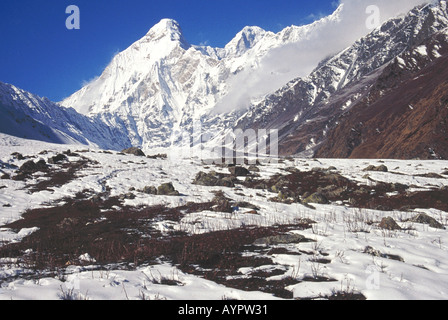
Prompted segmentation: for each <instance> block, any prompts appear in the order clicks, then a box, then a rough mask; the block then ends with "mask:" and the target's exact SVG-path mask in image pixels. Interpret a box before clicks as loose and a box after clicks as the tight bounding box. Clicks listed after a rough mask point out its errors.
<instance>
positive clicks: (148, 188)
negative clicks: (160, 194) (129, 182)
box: [142, 186, 157, 195]
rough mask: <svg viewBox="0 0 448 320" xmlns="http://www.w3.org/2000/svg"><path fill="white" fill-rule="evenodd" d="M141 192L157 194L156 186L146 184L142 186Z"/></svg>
mask: <svg viewBox="0 0 448 320" xmlns="http://www.w3.org/2000/svg"><path fill="white" fill-rule="evenodd" d="M142 192H143V193H146V194H155V195H156V194H157V188H156V187H154V186H146V187H144V188H143V190H142Z"/></svg>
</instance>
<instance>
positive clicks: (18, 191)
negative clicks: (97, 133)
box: [0, 135, 448, 301]
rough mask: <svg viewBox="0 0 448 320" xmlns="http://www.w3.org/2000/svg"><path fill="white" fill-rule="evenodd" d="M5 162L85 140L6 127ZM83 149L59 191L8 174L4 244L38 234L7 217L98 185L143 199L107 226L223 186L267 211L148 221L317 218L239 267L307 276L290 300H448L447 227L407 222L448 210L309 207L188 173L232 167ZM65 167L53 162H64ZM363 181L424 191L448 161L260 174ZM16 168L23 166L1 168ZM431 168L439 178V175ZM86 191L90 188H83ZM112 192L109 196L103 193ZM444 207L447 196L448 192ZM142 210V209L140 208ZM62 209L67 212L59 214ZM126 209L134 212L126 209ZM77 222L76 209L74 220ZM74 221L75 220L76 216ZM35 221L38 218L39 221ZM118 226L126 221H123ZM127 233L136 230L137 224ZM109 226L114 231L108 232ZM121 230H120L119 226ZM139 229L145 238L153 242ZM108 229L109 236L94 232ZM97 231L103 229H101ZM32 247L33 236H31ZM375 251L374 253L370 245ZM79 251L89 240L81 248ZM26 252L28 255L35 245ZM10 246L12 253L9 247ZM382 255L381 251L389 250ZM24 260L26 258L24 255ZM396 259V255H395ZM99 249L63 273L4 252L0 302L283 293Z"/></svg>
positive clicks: (335, 163)
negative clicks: (357, 296)
mask: <svg viewBox="0 0 448 320" xmlns="http://www.w3.org/2000/svg"><path fill="white" fill-rule="evenodd" d="M0 146H1V148H0V160H1V163H2V164H8V165H9V166H12V165H15V166H20V165H22V164H23V163H24V162H25V161H28V159H24V160H18V159H15V158H13V157H12V156H11V154H12V153H13V152H19V153H22V154H23V155H24V156H25V157H37V158H36V160H37V159H39V158H41V159H46V157H49V156H51V155H53V154H57V153H60V152H62V151H65V150H66V148H68V147H70V148H71V150H72V151H77V149H76V148H77V147H79V146H76V145H75V146H60V145H54V144H48V143H42V142H37V141H34V142H30V141H29V140H22V139H19V138H14V139H12V138H10V137H8V136H5V135H0ZM44 150H45V152H46V153H45V154H42V151H44ZM80 155H82V156H83V157H86V158H88V159H91V160H92V161H95V163H96V164H95V165H92V166H88V167H86V168H84V169H82V170H80V171H79V172H77V175H76V179H74V180H73V181H71V182H69V183H66V184H64V185H62V186H59V187H53V188H52V189H51V190H42V191H39V192H29V188H30V186H32V185H34V184H36V183H38V182H40V181H44V180H45V179H48V178H46V177H44V176H41V175H35V176H33V178H32V179H30V180H28V181H15V180H1V183H0V186H2V188H0V238H1V239H2V242H1V243H0V248H1V246H3V245H7V244H8V243H10V242H12V243H19V242H20V241H23V239H24V238H26V237H27V236H29V235H31V234H33V233H35V232H38V228H33V226H30V227H29V228H26V229H22V230H18V231H17V230H16V231H15V230H12V229H9V228H6V227H3V226H4V225H6V224H7V223H11V222H14V221H17V220H20V219H21V218H22V217H21V215H22V214H23V213H24V212H25V211H27V210H30V209H35V208H51V207H52V206H60V205H63V204H64V203H66V202H67V201H69V199H73V198H74V197H75V195H78V194H79V193H84V194H85V195H88V194H90V196H91V197H92V198H91V201H92V202H91V203H95V201H97V200H95V198H94V196H95V195H98V194H101V192H102V190H104V188H105V186H107V189H108V190H109V192H110V197H113V196H119V195H121V194H126V193H128V192H129V190H130V188H131V187H132V188H134V191H133V193H134V195H135V198H134V199H126V200H124V202H123V203H121V204H119V205H115V206H114V207H113V208H112V209H110V210H106V212H104V213H103V214H104V216H102V215H100V218H99V219H98V220H95V221H94V222H92V223H93V224H98V225H100V224H101V223H103V224H104V227H105V229H104V230H108V227H107V225H108V224H107V221H108V220H109V219H112V218H113V216H114V212H116V213H115V214H116V215H119V214H120V212H121V211H120V210H121V207H124V206H131V207H134V208H136V210H138V208H145V207H147V208H150V207H151V206H154V205H161V206H168V207H171V208H175V207H178V206H182V205H184V204H187V203H202V202H205V201H210V200H211V199H212V198H213V197H214V194H213V192H216V191H217V190H221V191H222V192H224V194H225V195H226V196H227V197H229V198H231V199H234V200H238V201H247V202H250V203H251V204H253V205H256V206H257V207H258V208H259V209H258V210H257V213H256V214H253V213H247V212H248V211H249V210H246V209H243V208H241V209H240V210H239V211H238V212H234V213H233V214H230V213H225V212H220V211H210V210H204V211H199V212H193V213H187V212H184V213H183V216H182V218H181V219H180V220H179V221H172V220H170V219H163V218H162V219H160V218H157V219H152V220H148V221H142V222H144V223H145V230H147V231H148V232H149V231H150V230H154V229H156V230H160V232H162V234H163V235H167V234H168V235H169V234H171V233H173V234H175V233H176V232H186V233H187V234H189V235H191V236H194V235H200V234H207V233H211V232H216V231H219V230H225V231H227V232H231V230H234V229H237V228H240V227H243V226H244V227H249V228H250V227H258V228H262V227H269V226H272V225H276V226H277V227H278V226H282V225H291V224H295V223H297V221H303V220H306V219H311V220H313V221H315V222H316V223H315V224H313V227H312V228H310V229H306V230H302V229H297V230H296V229H291V230H290V231H288V232H287V233H288V234H300V235H303V236H305V237H307V238H308V239H311V240H312V241H311V242H301V243H287V244H282V245H275V246H273V247H272V248H273V249H276V250H283V251H278V253H273V254H270V255H266V254H265V253H262V252H258V253H250V254H247V256H250V255H252V256H253V255H254V254H255V255H259V256H260V257H264V258H266V257H269V258H271V259H272V261H273V262H272V265H261V266H259V267H255V268H254V267H241V268H239V270H238V272H239V276H238V277H235V276H233V277H231V276H229V279H232V278H239V279H244V278H245V277H250V275H251V274H252V273H257V272H258V273H261V272H263V271H264V272H267V273H268V274H269V272H271V271H272V270H277V271H278V269H280V270H282V271H283V273H282V274H280V275H271V276H268V281H272V282H273V283H274V282H275V281H276V280H279V279H283V278H285V277H293V278H294V279H297V280H298V283H295V284H293V285H290V286H287V287H286V289H287V290H288V291H289V292H291V297H293V298H297V299H300V298H319V297H324V296H326V295H331V294H332V292H335V291H339V290H342V291H345V292H348V293H350V292H352V291H353V292H360V293H362V294H363V295H364V296H365V297H366V298H367V299H381V300H384V299H385V300H397V299H398V300H401V299H405V300H412V299H442V300H446V299H448V293H447V291H446V288H447V283H448V255H447V250H448V247H447V245H446V244H447V242H448V233H447V230H446V229H436V228H433V227H430V226H429V225H426V224H422V223H416V222H412V221H410V220H409V219H410V218H412V217H414V216H415V215H416V214H418V213H422V212H424V213H426V214H427V215H429V216H431V217H433V218H435V219H436V220H437V221H439V222H440V223H442V224H443V225H444V226H445V227H446V226H447V223H448V214H447V212H444V211H441V210H436V209H431V208H418V207H417V208H415V209H405V208H404V209H403V210H393V211H381V210H372V209H363V208H356V206H352V205H350V204H349V202H332V203H329V204H325V205H324V204H313V205H312V206H305V205H303V204H300V203H291V204H288V203H280V202H274V201H272V200H271V197H272V196H275V193H273V192H272V191H269V190H259V189H257V190H255V189H252V188H248V187H245V186H243V185H241V186H239V187H238V188H225V187H206V186H198V185H193V184H192V183H191V182H192V180H193V179H194V176H195V175H196V173H197V172H199V171H209V170H217V171H220V172H225V171H226V169H225V168H219V167H213V168H208V169H207V168H206V167H204V166H203V165H202V164H201V163H200V161H194V160H193V161H192V160H177V161H169V160H160V159H148V158H144V157H136V156H132V155H123V154H119V153H104V152H102V151H101V150H98V149H90V151H85V152H83V153H82V154H81V153H80ZM78 159H79V156H75V155H73V156H70V157H69V160H68V163H70V162H75V161H77V160H78ZM372 164H373V165H380V164H381V165H386V166H387V167H388V168H389V169H390V170H389V172H369V173H368V176H369V177H368V178H366V172H365V171H364V170H363V169H364V168H365V167H367V166H368V165H372ZM59 166H60V165H53V166H52V170H57V169H58V167H59ZM330 166H331V167H332V168H333V169H331V171H332V173H333V174H335V173H338V174H341V175H342V176H344V177H346V178H348V179H351V180H353V181H356V182H357V183H358V184H359V186H360V187H359V189H361V187H366V186H369V185H370V186H373V187H375V186H379V187H380V185H381V183H382V182H385V183H394V184H395V183H396V184H398V185H406V186H409V187H411V189H408V192H409V193H410V192H412V191H415V190H424V191H426V192H431V191H434V190H436V189H442V190H443V188H444V187H445V188H446V186H447V185H448V176H447V175H446V174H445V175H444V174H443V173H442V172H443V171H444V170H445V171H446V169H447V168H448V163H447V162H446V161H411V160H408V161H398V160H387V161H381V162H379V161H376V160H334V159H332V160H315V159H314V160H311V159H309V160H304V159H292V158H290V159H288V160H285V161H282V162H281V163H279V164H276V165H271V164H266V165H263V166H259V169H260V172H259V174H260V176H259V177H254V178H255V179H264V178H269V177H271V176H273V175H275V174H281V175H284V176H285V177H286V176H287V175H288V172H292V171H291V170H293V169H295V170H299V171H301V172H307V171H310V170H312V168H314V169H313V171H317V170H318V168H320V169H321V170H324V171H325V170H327V168H329V167H330ZM2 170H3V171H4V172H6V173H9V174H11V175H14V169H9V168H7V166H6V165H4V166H3V169H2ZM434 174H438V175H440V176H439V177H437V176H435V175H434ZM167 181H171V182H173V184H174V186H175V188H176V189H177V190H179V192H180V193H181V195H180V196H176V197H171V196H161V195H148V194H145V193H143V192H140V191H138V190H140V189H141V188H143V187H144V186H146V185H148V183H151V184H155V185H158V184H160V183H164V182H167ZM86 190H88V191H86ZM391 196H393V195H391ZM102 197H104V195H103V196H102ZM444 201H445V202H444V203H445V204H446V199H445V200H444ZM111 210H112V212H107V211H111ZM136 212H137V211H136ZM61 214H62V213H61ZM128 214H129V213H128ZM388 216H391V217H393V218H394V219H395V220H396V221H397V223H398V224H399V226H400V227H401V228H402V229H401V230H384V229H381V228H380V227H379V226H378V224H379V222H380V221H381V219H382V218H383V217H388ZM72 218H73V219H76V217H72ZM74 221H75V220H74ZM35 222H37V221H35ZM117 228H119V227H117ZM129 231H130V232H131V231H132V230H129ZM104 232H107V231H104ZM117 232H119V229H117ZM144 236H145V235H144V234H142V241H144V239H145V238H144ZM97 237H102V235H101V236H100V235H97ZM99 239H100V238H99ZM30 245H31V244H30ZM367 248H370V249H369V250H370V251H367V250H366V249H367ZM81 250H82V249H81ZM32 252H33V250H32V249H30V250H27V252H24V253H23V254H25V255H26V254H30V253H32ZM8 253H10V254H12V251H11V252H8ZM380 253H381V254H380ZM25 257H26V256H25ZM391 257H393V258H391ZM95 258H97V257H95V256H92V252H83V254H82V255H80V256H79V261H77V262H70V263H68V264H67V265H66V266H65V267H64V268H61V269H60V270H59V273H58V276H50V275H48V276H47V275H46V274H45V270H41V271H40V272H39V273H36V270H35V269H33V268H32V267H31V265H30V264H29V263H27V262H26V260H24V259H22V258H21V257H19V258H17V257H12V256H3V257H1V258H0V299H5V300H10V299H14V300H37V299H39V300H41V299H43V300H47V299H49V300H58V299H69V298H70V299H88V300H126V299H130V300H139V299H152V300H153V299H168V300H221V299H238V300H260V301H263V300H264V301H266V300H270V299H278V297H275V296H274V295H272V294H270V293H266V292H261V291H258V290H241V289H236V288H232V287H231V286H226V285H224V284H218V283H216V282H214V281H211V280H207V279H206V278H205V277H201V276H198V275H195V274H192V273H188V272H185V271H182V270H180V266H179V265H176V264H173V263H170V262H169V261H166V260H163V258H161V260H160V261H159V262H153V263H151V264H149V265H147V264H144V265H138V266H134V267H132V268H124V267H123V266H122V265H120V264H119V263H117V264H115V263H114V264H111V265H108V266H101V265H98V264H97V263H95ZM319 277H323V278H331V279H333V281H312V280H306V279H313V278H316V279H318V278H319ZM162 278H165V279H172V280H176V285H168V284H166V285H165V284H162V283H160V280H161V279H162Z"/></svg>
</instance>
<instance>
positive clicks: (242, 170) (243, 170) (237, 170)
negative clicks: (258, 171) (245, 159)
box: [229, 166, 250, 177]
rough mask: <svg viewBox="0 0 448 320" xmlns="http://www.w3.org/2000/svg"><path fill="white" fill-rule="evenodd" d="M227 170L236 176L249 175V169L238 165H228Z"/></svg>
mask: <svg viewBox="0 0 448 320" xmlns="http://www.w3.org/2000/svg"><path fill="white" fill-rule="evenodd" d="M229 172H230V173H231V174H232V175H234V176H236V177H246V176H248V175H250V171H249V170H247V169H246V168H244V167H239V166H235V167H230V168H229Z"/></svg>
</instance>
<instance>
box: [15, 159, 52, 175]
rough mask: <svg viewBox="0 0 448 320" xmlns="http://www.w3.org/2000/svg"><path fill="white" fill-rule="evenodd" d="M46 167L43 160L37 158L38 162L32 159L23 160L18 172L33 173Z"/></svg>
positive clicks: (44, 169)
mask: <svg viewBox="0 0 448 320" xmlns="http://www.w3.org/2000/svg"><path fill="white" fill-rule="evenodd" d="M47 169H48V166H47V164H46V163H45V160H39V161H38V162H34V161H33V160H30V161H27V162H25V163H24V164H23V165H22V166H21V167H20V168H19V172H21V173H35V172H38V171H46V170H47Z"/></svg>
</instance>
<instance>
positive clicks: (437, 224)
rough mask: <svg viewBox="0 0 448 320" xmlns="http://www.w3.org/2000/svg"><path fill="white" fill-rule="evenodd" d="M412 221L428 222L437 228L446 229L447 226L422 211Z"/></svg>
mask: <svg viewBox="0 0 448 320" xmlns="http://www.w3.org/2000/svg"><path fill="white" fill-rule="evenodd" d="M411 221H412V222H416V223H422V224H428V225H429V226H430V227H432V228H435V229H445V227H444V226H443V225H442V224H441V223H440V222H438V221H437V220H436V219H434V218H433V217H430V216H428V215H427V214H426V213H420V214H418V215H416V216H415V217H414V218H412V219H411Z"/></svg>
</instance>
